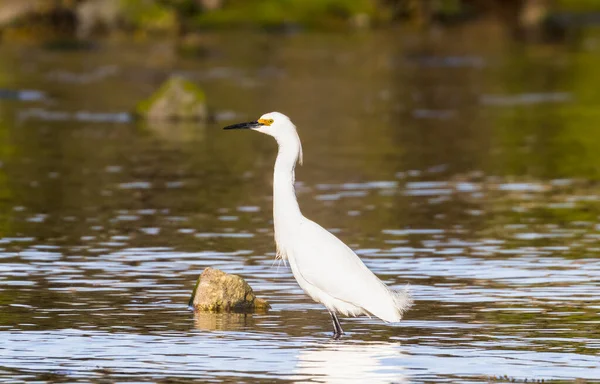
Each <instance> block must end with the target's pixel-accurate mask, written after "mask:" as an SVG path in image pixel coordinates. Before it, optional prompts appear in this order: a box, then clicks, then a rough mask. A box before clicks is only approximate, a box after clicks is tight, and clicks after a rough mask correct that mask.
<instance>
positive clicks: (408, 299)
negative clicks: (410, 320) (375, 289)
mask: <svg viewBox="0 0 600 384" xmlns="http://www.w3.org/2000/svg"><path fill="white" fill-rule="evenodd" d="M390 293H391V294H392V299H393V300H394V305H395V306H396V310H397V311H398V320H400V319H401V318H402V315H404V312H406V311H408V309H409V308H410V307H411V306H412V305H413V298H412V295H411V294H410V289H409V288H408V286H406V287H404V289H402V290H397V291H395V290H390Z"/></svg>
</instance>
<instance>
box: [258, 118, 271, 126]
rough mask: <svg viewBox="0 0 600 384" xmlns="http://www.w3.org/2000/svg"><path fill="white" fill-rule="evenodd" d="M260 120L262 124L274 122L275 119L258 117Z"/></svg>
mask: <svg viewBox="0 0 600 384" xmlns="http://www.w3.org/2000/svg"><path fill="white" fill-rule="evenodd" d="M258 122H259V123H260V124H262V125H267V126H268V125H271V124H273V119H258Z"/></svg>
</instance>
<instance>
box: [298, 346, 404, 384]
mask: <svg viewBox="0 0 600 384" xmlns="http://www.w3.org/2000/svg"><path fill="white" fill-rule="evenodd" d="M404 359H406V355H405V354H403V353H402V351H401V350H400V345H399V344H395V343H387V342H386V343H373V344H371V343H362V342H361V343H359V344H352V343H343V344H339V343H328V344H326V345H322V346H318V347H317V348H316V349H312V348H310V347H309V348H303V349H302V350H301V351H300V355H299V356H298V364H297V365H296V369H295V370H294V373H295V374H296V377H294V382H297V383H303V382H309V380H310V382H311V383H314V382H316V383H343V384H348V383H369V384H375V383H404V382H406V376H405V375H404V374H402V366H401V363H402V361H403V360H404ZM305 380H306V381H305Z"/></svg>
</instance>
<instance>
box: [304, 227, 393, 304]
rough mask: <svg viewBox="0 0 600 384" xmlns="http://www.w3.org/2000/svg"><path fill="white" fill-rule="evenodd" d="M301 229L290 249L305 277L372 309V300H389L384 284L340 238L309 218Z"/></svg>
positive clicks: (340, 295) (347, 300)
mask: <svg viewBox="0 0 600 384" xmlns="http://www.w3.org/2000/svg"><path fill="white" fill-rule="evenodd" d="M300 232H301V233H300V234H299V235H300V236H296V239H297V241H296V243H295V246H294V251H293V252H294V259H295V263H296V265H297V267H298V272H299V273H300V274H302V277H303V278H304V279H305V280H306V281H308V282H309V283H310V284H312V285H314V286H315V287H317V288H318V289H320V290H322V291H324V292H326V293H327V294H329V295H330V296H333V297H335V298H336V299H338V300H342V301H345V302H347V303H351V304H353V305H355V306H357V307H361V308H364V309H367V310H368V311H369V312H371V313H373V311H372V310H371V308H372V306H373V303H374V302H376V301H381V300H385V301H387V300H389V293H388V289H387V287H386V286H385V285H384V284H383V283H382V282H381V281H380V280H379V279H378V278H377V277H376V276H375V275H374V274H373V273H372V272H371V271H370V270H369V269H368V268H367V267H366V266H365V264H364V263H363V262H362V261H361V260H360V258H359V257H358V256H357V255H356V254H355V253H354V252H353V251H352V250H351V249H350V248H349V247H348V246H347V245H346V244H344V243H343V242H342V241H341V240H340V239H338V238H337V237H336V236H334V235H333V234H332V233H330V232H328V231H327V230H325V229H324V228H323V227H321V226H320V225H318V224H317V223H315V222H313V221H311V220H308V219H306V220H305V221H303V223H302V225H301V226H300Z"/></svg>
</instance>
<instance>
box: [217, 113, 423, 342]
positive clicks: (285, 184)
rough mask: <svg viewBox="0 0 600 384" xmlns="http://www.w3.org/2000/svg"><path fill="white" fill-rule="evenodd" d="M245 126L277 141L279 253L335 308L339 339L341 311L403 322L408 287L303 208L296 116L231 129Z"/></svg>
mask: <svg viewBox="0 0 600 384" xmlns="http://www.w3.org/2000/svg"><path fill="white" fill-rule="evenodd" d="M243 128H248V129H252V130H255V131H258V132H261V133H265V134H267V135H270V136H273V137H274V138H275V140H277V143H278V145H279V151H278V154H277V160H276V161H275V169H274V173H273V218H274V227H275V243H276V245H277V256H278V257H279V258H282V259H287V260H288V261H289V264H290V267H291V269H292V273H293V274H294V277H295V278H296V280H297V281H298V284H299V285H300V287H301V288H302V289H303V290H304V291H305V292H306V293H307V294H308V295H309V296H310V297H311V298H312V299H313V300H315V301H317V302H319V303H321V304H323V305H324V306H325V307H326V308H327V309H328V310H329V313H330V314H331V318H332V321H333V326H334V337H335V338H338V337H340V336H341V334H342V333H343V331H342V328H341V325H340V323H339V320H338V318H337V316H336V314H338V313H339V314H343V315H346V316H348V315H350V316H357V315H362V314H365V315H369V316H370V315H374V316H377V317H378V318H380V319H382V320H384V321H386V322H397V321H400V319H401V318H402V315H403V313H404V312H405V311H406V310H407V309H408V308H409V307H410V306H411V304H412V300H411V297H410V295H409V293H408V291H406V290H400V291H394V290H392V289H390V288H388V287H387V286H386V285H385V284H384V283H383V282H382V281H381V280H379V279H378V278H377V276H375V275H374V274H373V272H371V271H370V270H369V269H368V268H367V267H366V266H365V264H364V263H363V262H362V260H360V258H359V257H358V256H357V255H356V254H355V253H354V252H353V251H352V250H351V249H350V248H349V247H348V246H347V245H346V244H344V243H343V242H342V241H341V240H340V239H338V238H337V237H336V236H334V235H333V234H332V233H330V232H328V231H327V230H325V229H324V228H323V227H321V226H320V225H319V224H317V223H315V222H314V221H311V220H309V219H307V218H305V217H304V216H303V215H302V213H301V212H300V208H299V207H298V201H297V199H296V194H295V191H294V177H295V175H294V169H295V166H296V163H297V162H300V163H301V162H302V145H301V143H300V138H299V137H298V133H297V131H296V127H295V126H294V124H292V122H291V121H290V119H289V118H288V117H287V116H285V115H283V114H281V113H279V112H271V113H267V114H265V115H263V116H261V118H260V119H258V120H257V121H253V122H249V123H241V124H236V125H231V126H228V127H225V129H243Z"/></svg>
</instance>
